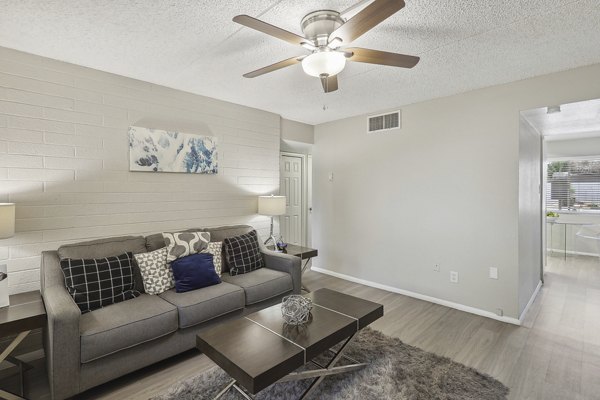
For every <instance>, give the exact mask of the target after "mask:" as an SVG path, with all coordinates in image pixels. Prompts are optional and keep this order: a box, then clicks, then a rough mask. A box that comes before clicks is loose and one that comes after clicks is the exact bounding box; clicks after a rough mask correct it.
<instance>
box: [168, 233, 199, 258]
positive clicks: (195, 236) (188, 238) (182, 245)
mask: <svg viewBox="0 0 600 400" xmlns="http://www.w3.org/2000/svg"><path fill="white" fill-rule="evenodd" d="M163 237H164V238H165V244H166V245H167V262H168V263H170V262H172V261H174V260H177V259H178V258H181V257H185V256H189V255H190V254H196V253H200V252H201V251H202V250H204V249H206V247H207V246H208V242H210V233H209V232H172V233H169V232H167V233H163Z"/></svg>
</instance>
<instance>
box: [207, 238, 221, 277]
mask: <svg viewBox="0 0 600 400" xmlns="http://www.w3.org/2000/svg"><path fill="white" fill-rule="evenodd" d="M222 251H223V242H210V243H209V244H208V247H207V248H206V250H205V252H207V253H210V254H212V255H213V263H214V264H215V271H216V272H217V275H219V276H221V265H222V261H221V258H222V257H221V254H222Z"/></svg>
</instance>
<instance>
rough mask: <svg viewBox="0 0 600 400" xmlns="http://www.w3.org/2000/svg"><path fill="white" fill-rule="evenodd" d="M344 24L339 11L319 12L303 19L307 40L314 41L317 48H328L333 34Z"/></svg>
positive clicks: (303, 28)
mask: <svg viewBox="0 0 600 400" xmlns="http://www.w3.org/2000/svg"><path fill="white" fill-rule="evenodd" d="M344 22H345V21H344V19H342V17H340V13H339V12H337V11H333V10H319V11H315V12H311V13H310V14H307V15H306V16H305V17H304V18H302V23H301V27H302V32H303V33H304V36H305V37H306V38H307V39H310V40H312V41H313V42H314V44H315V45H316V46H317V47H323V46H327V41H328V39H329V35H330V34H331V32H333V31H335V30H336V29H337V28H339V27H340V26H342V24H343V23H344Z"/></svg>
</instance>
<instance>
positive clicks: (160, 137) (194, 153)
mask: <svg viewBox="0 0 600 400" xmlns="http://www.w3.org/2000/svg"><path fill="white" fill-rule="evenodd" d="M129 170H130V171H150V172H183V173H188V174H216V173H217V171H218V159H217V138H216V137H214V136H201V135H193V134H191V133H183V132H170V131H163V130H160V129H149V128H142V127H139V126H131V127H129Z"/></svg>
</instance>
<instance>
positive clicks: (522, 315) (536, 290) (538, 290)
mask: <svg viewBox="0 0 600 400" xmlns="http://www.w3.org/2000/svg"><path fill="white" fill-rule="evenodd" d="M541 288H542V281H539V282H538V284H537V287H536V288H535V290H534V291H533V294H532V295H531V298H530V299H529V302H528V303H527V305H526V306H525V309H524V310H523V312H522V313H521V316H520V317H519V321H521V322H523V319H525V315H526V314H527V311H529V307H531V305H532V304H533V302H534V301H535V298H536V297H537V295H538V293H539V292H540V289H541Z"/></svg>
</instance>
